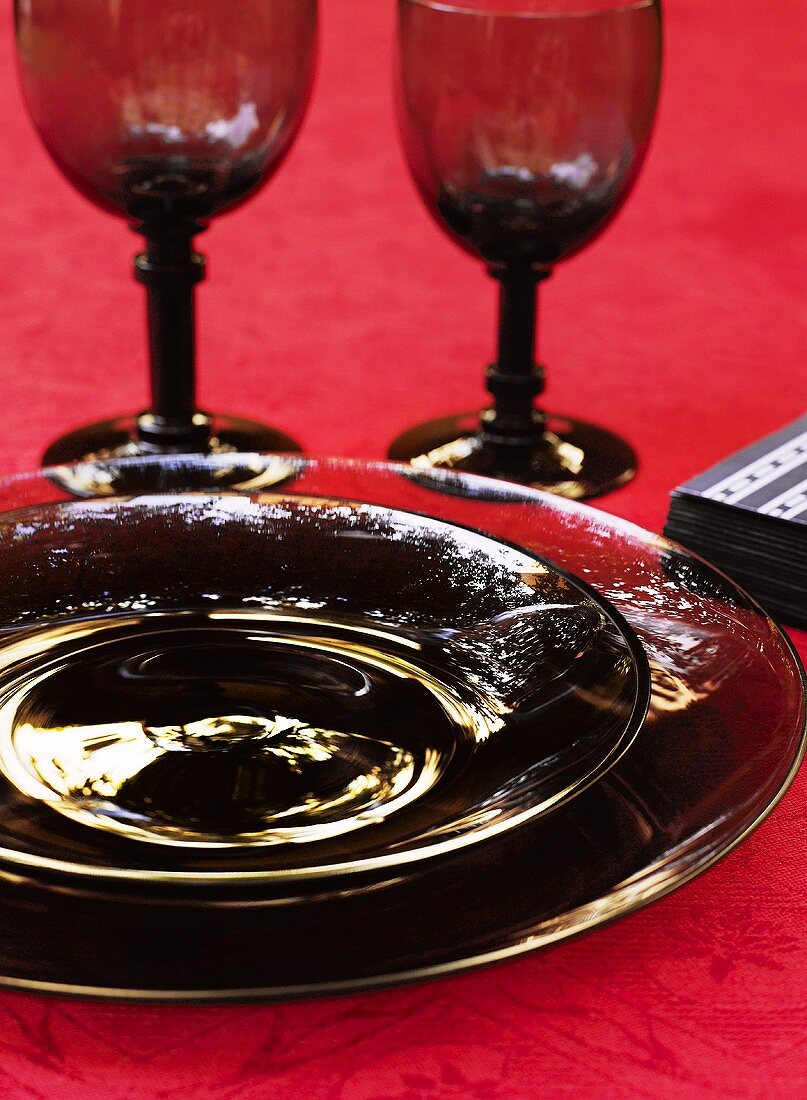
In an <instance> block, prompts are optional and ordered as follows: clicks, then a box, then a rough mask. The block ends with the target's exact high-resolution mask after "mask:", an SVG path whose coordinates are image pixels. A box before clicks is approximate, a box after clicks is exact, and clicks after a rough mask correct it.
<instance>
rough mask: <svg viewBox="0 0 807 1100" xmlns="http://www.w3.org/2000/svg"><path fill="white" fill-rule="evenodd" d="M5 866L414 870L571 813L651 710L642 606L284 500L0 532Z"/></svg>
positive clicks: (272, 876)
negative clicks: (633, 615) (565, 805)
mask: <svg viewBox="0 0 807 1100" xmlns="http://www.w3.org/2000/svg"><path fill="white" fill-rule="evenodd" d="M0 562H2V566H1V567H0V622H2V623H3V633H2V635H0V777H2V778H1V780H0V861H6V862H9V863H14V864H17V865H22V866H26V867H31V868H37V869H43V870H49V871H56V872H59V873H66V874H71V875H78V876H89V877H92V878H96V879H106V880H110V879H118V880H120V879H128V880H134V881H141V882H149V883H155V882H158V881H163V882H167V883H168V882H170V883H174V884H177V883H194V884H197V885H198V884H202V883H206V884H220V885H221V884H225V883H238V882H244V881H250V882H255V881H274V882H287V881H290V880H294V879H300V878H323V877H327V876H330V875H334V874H340V875H344V874H347V873H348V872H367V871H375V872H378V871H380V870H382V869H395V868H397V867H399V866H401V865H403V864H409V863H412V862H414V861H416V860H421V859H425V858H427V857H434V856H437V855H440V854H445V853H447V852H451V851H455V850H458V849H460V848H462V847H465V846H468V845H472V844H476V843H479V842H482V841H484V840H487V839H489V838H491V837H493V836H496V835H499V834H501V833H503V832H505V831H507V830H510V829H515V828H517V827H518V826H520V825H521V824H523V823H524V822H526V821H528V820H531V819H533V818H535V817H538V816H540V815H542V814H543V813H546V812H547V811H548V810H549V809H551V808H553V807H556V806H557V805H559V804H561V803H562V802H563V801H565V800H566V799H568V798H571V797H573V796H574V795H576V794H578V793H579V792H580V791H581V790H582V789H583V788H584V787H585V786H587V785H588V784H590V783H592V782H594V781H595V780H596V779H597V778H598V777H599V776H601V775H602V774H603V773H604V772H605V771H606V770H607V769H608V768H609V767H611V766H612V765H613V764H614V762H615V761H616V760H617V759H618V758H619V757H620V756H621V755H622V753H623V752H624V751H625V750H626V749H627V747H628V746H629V745H630V743H631V741H632V739H633V737H634V736H635V734H636V731H637V730H638V728H639V726H640V724H641V721H642V719H643V718H644V715H645V712H646V710H647V705H648V699H649V672H648V668H647V662H646V660H645V657H644V654H643V651H642V649H641V647H640V645H639V643H638V641H637V639H636V637H635V635H634V634H633V631H632V630H631V629H630V628H629V627H628V626H627V624H626V623H625V622H624V620H623V619H622V618H621V616H620V615H619V614H618V613H617V612H615V611H613V610H611V609H610V608H609V607H608V606H607V605H606V604H605V602H604V601H602V600H601V599H600V598H598V597H597V596H596V595H594V593H593V592H591V591H590V590H589V589H587V588H586V587H585V586H584V585H583V584H581V583H579V582H577V581H575V580H573V579H571V578H569V577H567V576H566V575H564V574H563V573H562V572H561V571H560V570H558V569H557V568H556V567H555V566H552V565H550V564H549V563H548V562H547V561H545V560H543V559H541V558H538V557H536V555H535V554H534V552H531V551H526V550H523V549H520V548H518V547H517V546H514V545H510V544H509V543H507V542H505V541H503V540H502V539H501V538H493V537H490V536H488V535H485V534H481V533H479V532H476V531H473V530H470V529H468V528H466V527H463V526H461V525H458V524H456V523H449V522H445V521H442V520H439V519H436V518H434V517H427V516H423V515H417V514H413V513H411V512H407V511H404V510H402V509H394V508H389V507H384V506H381V505H375V504H368V503H361V502H356V501H350V500H345V499H324V498H320V497H315V496H309V495H305V496H294V495H277V494H276V493H268V492H265V491H257V492H242V493H240V494H239V493H236V492H232V491H228V490H223V491H218V492H215V493H211V492H203V491H193V492H189V491H181V492H177V493H174V494H170V495H163V494H159V493H158V494H154V493H152V492H144V493H141V494H137V495H134V496H131V497H128V498H119V499H118V498H113V499H109V498H105V499H99V500H89V501H88V500H78V501H77V500H72V501H61V502H51V503H43V504H39V505H36V506H33V507H29V508H23V509H18V510H15V511H14V512H12V513H11V514H9V515H7V516H5V517H4V516H0Z"/></svg>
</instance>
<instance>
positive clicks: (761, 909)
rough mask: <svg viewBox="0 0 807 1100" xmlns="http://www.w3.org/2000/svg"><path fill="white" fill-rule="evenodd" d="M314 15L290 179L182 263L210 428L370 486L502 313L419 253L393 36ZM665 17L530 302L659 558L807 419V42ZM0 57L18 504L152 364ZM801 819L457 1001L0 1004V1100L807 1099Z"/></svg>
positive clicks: (105, 253)
mask: <svg viewBox="0 0 807 1100" xmlns="http://www.w3.org/2000/svg"><path fill="white" fill-rule="evenodd" d="M322 6H323V9H324V11H323V18H322V22H323V42H322V62H321V68H320V76H319V81H318V86H317V89H316V93H315V100H314V104H313V107H312V110H311V114H310V117H309V120H308V122H307V124H306V126H305V128H304V130H303V133H302V135H301V137H300V140H299V143H298V146H297V148H296V149H295V150H294V152H293V154H292V156H291V157H290V159H289V161H288V163H287V164H286V166H285V167H284V168H283V170H282V171H281V173H280V174H279V175H278V178H277V179H276V180H275V181H274V182H273V183H272V184H270V186H269V187H268V188H267V190H266V191H265V192H264V193H263V194H261V196H260V197H259V198H257V199H256V200H255V201H254V202H253V203H251V204H248V205H247V206H245V207H244V208H243V209H242V210H241V211H240V212H238V213H237V214H234V215H232V216H231V217H228V218H227V219H225V220H223V221H222V222H221V224H220V225H218V226H216V227H215V228H214V229H213V230H212V231H211V232H210V233H209V234H208V235H207V239H206V240H205V241H204V242H203V244H204V247H205V249H206V251H207V252H208V253H209V255H210V258H211V264H210V274H211V279H210V281H209V283H208V284H207V285H206V287H205V288H204V289H203V290H202V293H201V300H202V319H201V337H202V349H201V358H202V396H203V399H204V402H205V403H206V404H208V405H210V406H214V407H215V406H220V407H226V408H227V409H228V410H230V411H242V412H245V413H249V414H253V415H255V416H264V417H269V418H271V419H273V420H274V421H275V422H276V423H277V424H278V425H279V426H282V427H283V428H285V429H287V430H289V431H291V432H292V433H294V434H297V435H299V437H300V438H301V439H302V440H303V441H304V442H305V443H306V445H307V446H308V448H309V449H310V450H311V451H313V452H319V453H322V454H327V453H332V454H353V455H364V456H371V457H380V456H382V455H383V453H384V448H385V445H386V443H387V442H388V441H389V440H390V439H391V438H392V436H393V435H394V434H395V433H396V432H397V431H398V430H399V429H401V428H402V427H403V426H405V425H407V424H409V423H411V422H412V421H414V420H415V419H419V418H422V417H424V416H428V415H436V414H438V413H443V412H450V411H453V410H456V409H461V408H465V407H472V406H473V405H474V403H475V402H478V401H479V400H481V395H482V382H481V378H482V366H483V364H484V362H485V360H486V358H487V357H488V356H489V354H490V350H491V346H492V333H493V317H492V312H493V301H494V293H493V287H492V286H491V285H490V284H489V283H488V280H487V279H486V278H485V276H484V275H483V273H482V271H481V269H480V267H479V266H478V265H476V264H474V262H473V261H472V260H470V259H469V258H468V257H467V256H465V255H463V254H462V253H460V252H459V251H458V250H457V249H456V248H454V247H453V246H452V245H451V244H450V243H448V242H447V241H446V240H445V239H444V238H443V237H442V236H441V234H440V233H439V232H438V231H437V229H435V228H434V226H433V225H432V224H431V222H430V221H429V220H428V217H427V215H426V214H425V213H424V211H423V210H422V209H421V208H420V206H419V204H418V201H417V199H416V197H415V195H414V192H413V190H412V187H411V185H410V183H409V181H408V178H407V175H406V172H405V169H404V167H403V163H402V159H401V155H400V153H399V151H398V145H397V139H396V135H395V131H394V123H393V115H392V108H391V95H390V79H389V56H390V40H391V33H392V27H393V19H394V5H393V3H392V2H389V3H382V2H381V0H323V5H322ZM666 8H667V11H666V14H667V59H666V77H665V87H664V94H663V102H662V108H661V112H660V117H659V124H658V130H657V137H656V140H655V143H654V147H653V149H652V151H651V155H650V158H649V161H648V163H647V166H646V169H645V171H644V174H643V176H642V178H641V180H640V182H639V185H638V186H637V188H636V191H635V193H634V195H633V197H632V199H631V200H630V202H629V203H628V205H627V207H626V209H625V211H624V212H623V213H622V215H621V216H620V217H619V219H618V220H617V222H616V223H615V225H614V226H613V227H612V228H611V229H610V230H609V231H608V233H607V234H606V235H605V236H604V237H603V238H602V239H601V240H600V241H598V242H597V243H596V245H594V246H593V247H592V248H591V249H590V250H588V251H587V252H585V253H583V254H582V255H581V256H580V257H579V258H577V259H575V260H573V261H571V262H570V263H569V264H568V265H566V266H565V267H564V268H563V269H562V270H560V271H559V272H558V273H557V275H556V276H555V277H554V278H553V280H552V281H551V283H550V285H549V286H548V287H547V288H546V292H545V294H544V301H545V307H546V308H545V310H544V311H543V314H544V315H543V321H542V336H541V344H542V358H543V359H544V360H545V361H546V362H547V363H548V365H549V368H550V391H549V392H550V398H551V404H552V406H553V407H554V408H556V409H559V410H561V411H563V410H568V411H573V412H576V413H578V414H583V415H585V416H587V417H588V418H590V419H593V420H596V421H599V422H602V423H604V424H607V425H610V426H613V427H615V428H618V429H621V430H623V431H624V432H625V433H626V434H627V435H628V436H629V438H630V439H631V440H632V441H633V442H634V444H635V445H636V447H637V449H638V450H639V453H640V455H641V458H642V469H641V472H640V474H639V476H638V477H637V478H636V480H635V481H634V483H633V484H632V485H630V486H629V487H627V488H625V489H623V490H621V491H619V492H618V493H615V494H613V495H612V496H609V497H607V498H605V499H604V500H603V501H602V507H603V508H605V509H607V510H609V511H612V512H614V513H616V514H618V515H621V516H625V517H628V518H630V519H632V520H635V521H636V522H638V523H640V524H643V525H645V526H647V527H650V528H651V529H654V530H659V529H660V527H661V525H662V523H663V521H664V517H665V514H666V508H667V494H668V491H669V490H670V488H672V486H673V485H675V484H676V483H678V482H679V481H681V480H683V479H685V478H687V477H688V476H690V475H692V474H694V473H695V472H697V471H699V470H701V469H703V468H705V467H706V466H708V465H710V464H711V463H713V462H714V461H716V460H717V459H719V458H721V457H722V456H724V455H725V454H727V453H728V452H730V451H732V450H734V449H735V448H737V447H739V446H741V445H742V444H745V443H748V442H750V441H751V440H753V439H754V438H756V437H758V436H760V435H762V434H764V433H766V432H768V431H771V430H773V429H775V428H777V427H779V426H780V425H782V424H784V423H786V422H787V421H788V420H790V419H793V418H795V417H796V416H797V415H798V414H800V413H802V412H803V411H804V408H805V405H806V404H807V383H806V382H805V344H806V343H807V341H805V335H806V334H807V314H806V313H805V307H804V298H805V295H804V290H805V272H806V271H807V262H806V258H805V252H804V242H805V239H807V234H806V233H805V230H807V224H806V223H807V217H806V215H805V212H806V211H807V203H805V184H804V178H805V164H807V145H806V144H805V129H804V110H805V102H804V93H805V88H804V57H805V55H807V8H806V7H805V3H804V0H777V2H776V3H775V4H772V3H770V2H768V0H711V2H708V3H704V0H668V2H667V5H666ZM237 12H238V5H237V4H234V6H233V15H234V18H237ZM0 43H1V49H0V104H1V106H2V117H3V120H4V126H3V140H2V142H0V164H1V165H2V169H1V170H0V179H2V181H3V183H4V186H3V190H2V204H1V205H0V225H2V233H0V333H2V356H3V358H2V364H3V370H2V374H0V395H1V396H2V401H1V402H0V410H2V412H1V413H0V423H1V424H2V434H1V435H0V466H2V468H4V469H6V470H11V469H19V468H25V467H30V466H33V465H35V464H36V462H37V459H38V455H39V453H40V451H41V449H42V447H43V446H44V445H45V444H46V443H47V442H48V441H49V440H50V439H51V438H52V437H53V436H54V435H55V434H56V433H57V432H58V431H59V430H61V429H64V428H65V427H66V426H68V425H69V424H76V423H79V422H81V421H82V420H85V419H88V418H92V417H95V416H100V415H103V414H106V413H116V412H119V411H123V410H127V409H133V408H135V407H137V406H138V405H140V404H142V403H143V400H144V391H145V356H144V349H143V344H142V312H141V311H142V305H141V301H140V293H141V292H140V291H139V290H138V289H137V288H136V287H135V286H134V284H133V283H132V281H131V278H130V276H129V273H128V266H127V259H128V256H129V255H130V254H131V253H132V252H133V251H134V248H135V246H136V242H135V239H134V238H133V237H131V236H130V235H128V234H127V231H126V230H125V229H124V228H123V226H122V224H120V223H118V222H116V221H115V220H114V219H112V218H109V217H105V216H103V215H101V214H100V213H97V212H96V211H94V210H93V209H92V208H91V207H89V206H88V205H86V204H85V203H84V202H83V201H82V200H81V199H79V198H78V197H77V196H75V195H74V194H73V193H72V192H70V191H69V189H68V188H67V186H66V185H65V184H63V183H62V181H61V180H60V179H59V177H58V176H57V173H56V171H55V169H54V168H53V167H52V166H51V164H50V163H49V161H48V160H47V159H46V157H45V155H44V153H43V152H42V151H41V149H40V148H39V146H38V145H37V143H36V140H35V138H34V136H33V134H32V131H31V128H30V125H29V123H28V121H27V119H26V117H25V115H24V112H23V108H22V105H21V102H20V98H19V95H18V92H17V88H16V81H15V77H14V71H13V70H14V62H13V48H12V39H11V24H10V18H9V15H8V12H5V14H4V15H3V16H2V29H0ZM794 638H795V640H796V642H797V645H798V646H799V648H800V650H801V653H802V655H806V654H807V639H806V638H805V636H804V635H796V634H794ZM805 791H807V779H806V778H805V777H804V776H802V778H801V779H799V780H797V782H796V784H795V786H794V788H793V789H792V791H791V792H790V794H789V795H788V796H787V798H786V799H785V801H784V803H783V804H782V806H781V807H780V808H779V809H778V810H777V811H776V813H775V814H774V815H773V817H772V818H771V820H770V821H769V822H767V823H766V824H765V825H764V826H763V827H762V828H761V829H760V830H759V832H758V833H756V834H755V835H754V836H753V837H751V838H750V839H749V840H748V842H747V843H745V844H744V845H742V846H741V847H740V848H739V849H738V850H737V851H736V852H735V853H733V854H732V855H731V856H730V857H729V858H727V859H726V860H725V861H723V862H722V863H721V864H720V865H718V866H717V867H716V868H715V869H713V870H712V871H710V872H709V873H708V874H707V875H705V876H704V877H702V878H700V879H699V880H697V881H696V882H694V883H692V884H690V885H689V886H687V887H686V888H684V889H683V890H681V891H679V892H677V893H676V894H674V895H672V896H670V897H668V898H667V899H665V900H664V901H661V902H659V903H658V904H656V905H654V906H651V907H650V908H649V909H646V910H644V911H643V912H641V913H638V914H636V915H634V916H632V917H630V918H629V919H627V920H624V921H622V922H619V923H617V924H616V925H613V926H611V927H609V928H607V929H605V930H602V931H599V932H597V933H596V934H594V935H592V936H589V937H587V938H584V939H581V940H578V941H576V942H573V943H569V944H566V945H564V946H562V947H560V948H557V949H555V950H552V951H549V952H547V953H545V954H542V955H537V956H532V957H528V958H524V959H521V960H519V961H517V962H513V963H510V964H507V965H501V966H497V967H494V968H491V969H488V970H485V971H483V972H480V973H477V974H471V975H467V976H464V977H459V978H454V979H451V980H444V981H437V982H434V983H431V984H429V985H424V986H418V987H412V988H409V989H403V990H398V991H390V992H383V993H375V994H372V995H368V996H362V997H351V998H348V999H343V1000H332V1001H324V1002H314V1003H303V1004H292V1005H283V1006H269V1007H267V1006H253V1007H207V1008H188V1007H160V1008H156V1007H143V1006H140V1007H138V1006H118V1005H95V1004H88V1003H80V1002H75V1001H73V1002H70V1001H60V1000H46V999H43V998H39V997H32V996H25V995H20V994H12V993H5V994H2V995H0V1051H2V1056H1V1058H0V1094H2V1095H3V1096H5V1097H8V1098H9V1100H16V1098H18V1097H19V1098H20V1100H24V1098H37V1100H38V1098H48V1100H79V1098H81V1100H95V1098H101V1097H103V1098H104V1100H133V1098H138V1100H142V1098H146V1100H151V1098H154V1100H157V1098H160V1100H174V1098H177V1100H179V1098H181V1100H258V1098H266V1097H298V1096H305V1097H307V1098H309V1100H326V1098H327V1100H336V1098H339V1100H385V1098H387V1097H389V1098H403V1097H406V1098H407V1100H413V1098H416V1097H429V1098H443V1097H452V1096H457V1097H479V1098H480V1100H488V1098H494V1097H504V1098H507V1100H516V1098H521V1097H523V1098H525V1100H526V1098H527V1097H539V1096H548V1097H553V1096H576V1095H583V1094H585V1095H587V1096H595V1097H623V1096H626V1095H628V1096H638V1097H643V1096H647V1097H653V1098H654V1100H661V1098H663V1097H676V1098H687V1097H700V1096H707V1095H708V1096H726V1097H777V1098H779V1097H803V1096H805V1095H807V1030H806V1029H807V994H805V988H807V920H805V916H806V915H807V914H806V913H805V908H806V906H805V900H806V896H807V872H805V859H804V844H805V840H804V838H805V833H806V831H807V830H805V825H807V822H806V821H805V810H804V798H805ZM99 931H100V932H101V933H102V930H99ZM54 949H55V950H58V947H57V945H54Z"/></svg>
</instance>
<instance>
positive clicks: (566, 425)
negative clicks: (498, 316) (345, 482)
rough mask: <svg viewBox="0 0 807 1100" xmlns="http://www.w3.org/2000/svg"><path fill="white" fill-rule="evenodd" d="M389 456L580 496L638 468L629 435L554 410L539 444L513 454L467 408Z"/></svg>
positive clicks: (611, 485) (416, 433) (612, 485)
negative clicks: (491, 442) (488, 436)
mask: <svg viewBox="0 0 807 1100" xmlns="http://www.w3.org/2000/svg"><path fill="white" fill-rule="evenodd" d="M484 415H485V414H484V413H483V414H482V416H483V417H484ZM388 457H389V458H390V459H392V460H393V461H396V462H409V463H411V464H412V465H413V466H415V467H416V468H418V469H421V470H428V469H434V468H440V469H452V470H461V471H462V472H463V473H470V474H483V475H486V476H488V477H496V478H499V479H501V480H503V481H511V482H516V483H518V484H520V485H529V486H531V487H532V488H533V489H543V490H544V491H545V492H548V493H556V494H557V495H558V496H563V497H570V498H572V499H574V500H583V499H585V498H588V497H596V496H600V495H601V494H603V493H607V492H609V491H610V490H612V489H616V488H618V487H619V486H620V485H624V484H625V482H626V481H630V479H631V478H632V477H633V475H634V474H635V473H636V467H637V459H636V453H635V451H634V450H633V448H632V447H631V446H630V445H629V444H628V443H626V442H625V441H624V439H620V437H619V436H617V435H614V434H613V433H612V432H609V431H607V430H606V429H605V428H599V427H597V426H596V425H595V424H589V423H587V422H586V421H585V420H573V419H571V418H570V417H566V416H559V415H557V414H553V413H547V421H546V430H545V432H544V435H543V438H542V439H541V440H540V441H539V443H538V445H537V446H535V447H533V448H532V450H528V451H526V452H523V451H518V452H516V454H515V455H513V456H511V455H509V454H506V453H503V452H502V450H501V449H499V448H495V449H494V448H493V447H488V446H486V445H485V444H483V441H482V437H481V435H480V433H479V413H478V412H467V413H460V414H458V415H455V416H446V417H441V418H439V419H437V420H428V421H426V422H425V423H423V424H418V425H416V426H415V427H414V428H410V429H409V430H408V431H406V432H404V433H403V434H402V435H399V436H398V438H397V439H396V440H395V441H394V442H393V443H392V445H391V447H390V449H389V452H388Z"/></svg>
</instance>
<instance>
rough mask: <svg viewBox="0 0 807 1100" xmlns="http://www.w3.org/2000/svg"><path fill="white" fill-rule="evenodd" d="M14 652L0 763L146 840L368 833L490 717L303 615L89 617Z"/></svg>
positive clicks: (445, 685)
mask: <svg viewBox="0 0 807 1100" xmlns="http://www.w3.org/2000/svg"><path fill="white" fill-rule="evenodd" d="M34 648H35V649H36V653H34V652H32V650H33V649H34ZM12 649H13V647H12ZM26 650H27V666H28V668H29V669H30V672H28V673H25V674H23V675H22V677H16V678H15V680H14V682H13V687H12V689H11V690H6V692H5V693H4V696H3V702H2V703H1V704H0V767H2V770H3V771H4V773H5V774H6V776H7V777H8V778H9V779H10V780H11V781H12V783H14V785H15V786H16V787H17V788H18V789H19V790H21V791H23V792H24V793H25V794H26V795H28V796H29V797H32V798H38V799H42V800H43V801H45V802H47V803H49V804H50V805H51V806H52V807H53V808H54V809H57V810H59V811H60V812H61V813H63V814H66V815H67V816H68V817H72V818H74V819H75V820H77V821H80V822H82V823H84V824H87V825H94V826H96V827H99V828H104V829H108V830H110V831H113V832H119V833H124V834H125V835H127V836H130V837H133V838H136V839H141V840H151V841H158V842H162V843H168V844H189V845H205V846H226V845H240V844H278V843H286V842H292V843H301V842H306V841H311V840H322V839H326V838H328V837H333V836H336V835H338V834H340V833H344V832H347V831H351V830H353V829H356V828H360V827H361V826H366V825H368V824H379V823H380V822H382V821H383V820H384V819H385V818H386V817H388V816H389V815H390V814H392V813H394V812H395V810H397V809H400V808H401V807H402V806H405V805H407V804H409V803H411V802H412V801H413V800H415V799H417V798H419V797H422V796H423V795H425V794H426V793H427V792H428V791H429V790H430V789H431V788H432V787H433V786H434V784H435V783H436V782H437V780H438V779H439V778H440V776H441V775H442V774H443V773H444V772H445V771H446V769H447V768H449V766H451V765H452V762H453V766H454V767H457V766H458V765H460V764H461V763H462V761H463V760H464V759H466V758H467V755H468V752H469V751H470V750H471V746H472V744H473V742H474V740H475V739H478V738H484V737H485V736H487V735H488V733H489V723H490V722H491V720H492V717H491V716H490V715H489V714H486V713H485V704H484V699H483V698H481V697H475V693H473V692H469V691H468V688H467V686H466V685H464V684H462V683H452V682H451V681H452V676H451V672H450V670H448V669H445V670H443V671H444V679H443V680H441V679H439V678H438V675H437V672H438V670H437V669H435V670H434V671H430V670H429V669H427V668H420V667H418V666H417V665H415V664H413V663H412V662H411V661H407V660H405V659H404V658H403V657H402V656H401V655H400V654H399V653H396V652H395V645H394V644H389V645H388V646H387V647H386V648H385V647H384V645H383V639H381V640H380V639H379V638H378V637H377V636H376V637H374V636H372V635H371V634H370V633H366V632H365V633H363V632H362V631H361V630H359V629H354V630H352V631H346V630H340V629H339V627H338V626H335V625H334V624H333V623H327V622H322V623H317V622H316V620H313V621H305V620H301V619H298V620H294V619H288V618H286V619H284V618H282V617H272V616H266V615H263V616H262V615H260V614H256V613H240V614H239V613H232V614H230V615H225V616H224V617H223V618H222V617H218V618H217V619H211V618H209V617H204V616H188V615H187V614H182V613H175V614H173V615H170V614H169V615H166V616H157V617H149V616H143V617H140V618H137V617H133V618H131V619H128V620H124V621H120V620H117V621H116V620H114V619H113V620H109V619H106V620H105V619H99V620H97V621H96V622H94V623H92V622H91V623H87V622H84V623H81V624H76V625H75V626H74V627H73V628H72V629H71V627H69V626H68V627H64V626H61V627H59V628H56V629H55V630H52V631H43V632H41V633H40V634H39V635H38V636H37V637H36V640H35V642H34V643H33V645H32V641H31V640H28V641H27V643H26ZM54 652H56V653H58V655H57V656H54V655H53V654H54ZM6 656H7V659H11V660H12V661H13V659H14V656H15V655H14V653H13V652H10V653H7V655H6ZM37 658H39V660H38V659H37ZM41 660H44V661H45V667H44V669H43V667H42V664H41ZM455 678H456V674H455Z"/></svg>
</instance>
